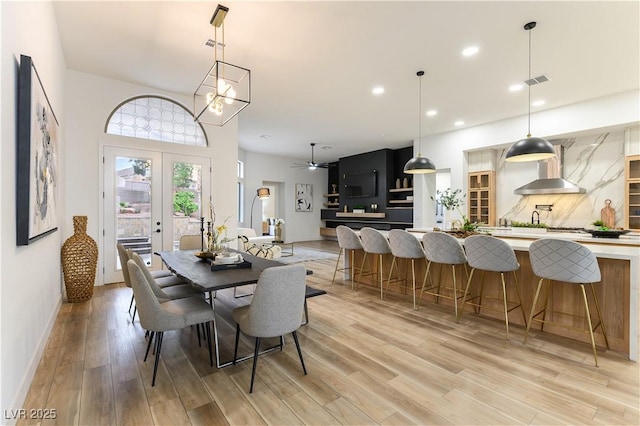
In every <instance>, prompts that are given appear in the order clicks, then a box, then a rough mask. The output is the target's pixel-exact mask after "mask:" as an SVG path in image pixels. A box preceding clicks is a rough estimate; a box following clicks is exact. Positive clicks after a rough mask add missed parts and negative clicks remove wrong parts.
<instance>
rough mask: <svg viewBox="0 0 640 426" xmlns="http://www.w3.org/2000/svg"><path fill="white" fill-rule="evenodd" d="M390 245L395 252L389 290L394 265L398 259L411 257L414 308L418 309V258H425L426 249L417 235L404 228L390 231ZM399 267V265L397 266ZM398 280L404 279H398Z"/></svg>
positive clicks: (390, 270)
mask: <svg viewBox="0 0 640 426" xmlns="http://www.w3.org/2000/svg"><path fill="white" fill-rule="evenodd" d="M389 246H390V247H391V253H392V254H393V260H392V261H391V269H389V279H388V280H387V290H388V289H389V283H390V282H391V275H392V274H393V267H394V266H396V263H397V262H396V259H409V260H411V278H412V284H413V285H412V287H413V309H416V310H417V309H418V308H417V306H416V268H415V263H416V259H424V258H425V256H424V250H423V249H422V245H421V244H420V240H418V239H417V238H416V237H415V236H413V235H411V234H410V233H409V232H407V231H405V230H404V229H392V230H391V231H389ZM396 268H397V267H396ZM396 281H402V280H400V279H396Z"/></svg>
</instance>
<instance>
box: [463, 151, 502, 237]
mask: <svg viewBox="0 0 640 426" xmlns="http://www.w3.org/2000/svg"><path fill="white" fill-rule="evenodd" d="M468 161H469V175H468V181H467V216H468V218H469V221H470V222H478V223H484V224H485V225H487V226H495V224H496V172H495V164H496V159H495V152H494V151H493V150H492V149H487V150H484V151H474V152H469V153H468Z"/></svg>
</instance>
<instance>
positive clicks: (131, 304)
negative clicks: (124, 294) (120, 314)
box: [127, 294, 134, 313]
mask: <svg viewBox="0 0 640 426" xmlns="http://www.w3.org/2000/svg"><path fill="white" fill-rule="evenodd" d="M133 299H134V297H133V294H131V302H129V310H128V311H127V312H129V313H131V307H132V306H133Z"/></svg>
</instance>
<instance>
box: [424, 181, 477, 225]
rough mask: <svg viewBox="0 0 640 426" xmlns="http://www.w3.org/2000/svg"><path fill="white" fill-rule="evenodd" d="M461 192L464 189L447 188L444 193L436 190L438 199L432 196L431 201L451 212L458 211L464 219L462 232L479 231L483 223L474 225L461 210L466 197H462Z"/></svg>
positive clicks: (463, 195) (464, 195)
mask: <svg viewBox="0 0 640 426" xmlns="http://www.w3.org/2000/svg"><path fill="white" fill-rule="evenodd" d="M461 192H462V189H460V188H457V189H454V190H452V189H451V188H447V189H445V190H444V191H440V190H439V189H438V190H436V198H433V196H432V197H431V199H432V200H434V201H438V202H439V203H440V204H442V207H444V208H445V209H447V210H449V211H453V210H454V209H455V210H457V211H458V214H459V215H460V217H462V221H463V224H462V230H463V231H470V232H472V231H475V230H476V229H478V227H479V226H480V225H481V224H482V223H478V222H473V223H472V222H470V221H469V219H468V218H467V216H465V215H464V214H463V213H462V211H461V210H460V207H462V206H463V205H464V197H466V194H462V195H460V193H461Z"/></svg>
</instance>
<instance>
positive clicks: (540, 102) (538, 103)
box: [531, 99, 545, 107]
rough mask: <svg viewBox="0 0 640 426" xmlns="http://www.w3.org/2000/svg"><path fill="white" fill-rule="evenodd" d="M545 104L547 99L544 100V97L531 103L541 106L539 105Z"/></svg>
mask: <svg viewBox="0 0 640 426" xmlns="http://www.w3.org/2000/svg"><path fill="white" fill-rule="evenodd" d="M544 104H545V101H544V100H542V99H539V100H537V101H533V102H532V103H531V106H534V107H539V106H542V105H544Z"/></svg>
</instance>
